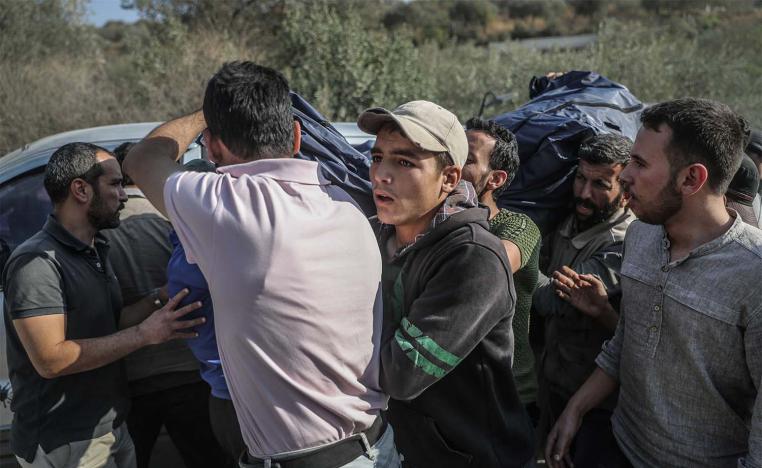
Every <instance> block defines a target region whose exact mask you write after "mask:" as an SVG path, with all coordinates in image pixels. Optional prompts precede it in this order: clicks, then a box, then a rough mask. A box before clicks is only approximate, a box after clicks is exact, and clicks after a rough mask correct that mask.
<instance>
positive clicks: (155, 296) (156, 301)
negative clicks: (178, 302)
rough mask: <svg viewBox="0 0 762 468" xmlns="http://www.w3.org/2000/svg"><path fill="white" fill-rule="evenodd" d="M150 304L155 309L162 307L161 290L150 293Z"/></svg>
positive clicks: (157, 289)
mask: <svg viewBox="0 0 762 468" xmlns="http://www.w3.org/2000/svg"><path fill="white" fill-rule="evenodd" d="M151 302H153V305H155V306H156V308H157V309H158V308H161V307H164V304H165V303H164V302H162V301H161V288H156V289H154V290H152V291H151Z"/></svg>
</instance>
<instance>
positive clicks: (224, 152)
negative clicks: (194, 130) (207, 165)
mask: <svg viewBox="0 0 762 468" xmlns="http://www.w3.org/2000/svg"><path fill="white" fill-rule="evenodd" d="M203 133H204V142H206V156H207V158H209V160H210V161H211V162H213V163H215V164H217V165H220V164H222V165H227V164H230V163H231V162H235V163H239V162H243V160H241V159H240V158H238V157H236V156H235V155H234V154H233V153H231V152H230V150H229V149H228V146H227V145H226V144H225V142H224V141H222V138H217V137H215V136H214V135H212V133H211V132H210V131H209V129H208V128H206V129H204V132H203Z"/></svg>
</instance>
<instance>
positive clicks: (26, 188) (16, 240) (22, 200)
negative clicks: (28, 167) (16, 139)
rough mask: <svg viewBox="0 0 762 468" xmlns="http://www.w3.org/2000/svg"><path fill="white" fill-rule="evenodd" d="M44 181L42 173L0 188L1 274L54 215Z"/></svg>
mask: <svg viewBox="0 0 762 468" xmlns="http://www.w3.org/2000/svg"><path fill="white" fill-rule="evenodd" d="M43 177H44V172H43V171H42V169H40V170H39V171H36V172H34V173H30V174H25V175H23V176H21V177H16V178H15V179H13V180H10V181H8V182H6V183H4V184H3V185H2V186H0V270H2V268H3V267H4V266H5V261H6V260H7V259H8V256H9V255H10V253H11V252H12V251H13V249H15V248H16V247H18V245H19V244H21V243H22V242H24V241H25V240H27V239H28V238H30V237H31V236H32V235H33V234H34V233H36V232H37V231H39V230H40V228H41V227H42V225H43V224H45V219H46V218H47V216H48V214H49V213H50V212H51V208H52V205H51V203H50V198H49V197H48V194H47V192H45V187H43V185H42V181H43ZM0 287H2V286H1V285H0Z"/></svg>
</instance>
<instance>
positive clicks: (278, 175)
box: [217, 158, 330, 185]
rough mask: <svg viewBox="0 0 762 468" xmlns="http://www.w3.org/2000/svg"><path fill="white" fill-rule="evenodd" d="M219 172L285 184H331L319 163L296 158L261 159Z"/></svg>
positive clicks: (225, 167)
mask: <svg viewBox="0 0 762 468" xmlns="http://www.w3.org/2000/svg"><path fill="white" fill-rule="evenodd" d="M217 172H219V173H222V174H230V175H231V176H233V177H241V176H244V175H252V176H253V175H258V176H261V177H269V178H271V179H275V180H280V181H283V182H296V183H298V184H307V185H329V184H330V182H329V181H328V179H326V178H325V177H323V174H321V173H320V166H319V165H318V163H316V162H315V161H305V160H303V159H295V158H277V159H260V160H257V161H251V162H246V163H242V164H233V165H231V166H223V167H218V168H217Z"/></svg>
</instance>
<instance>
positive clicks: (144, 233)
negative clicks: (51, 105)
mask: <svg viewBox="0 0 762 468" xmlns="http://www.w3.org/2000/svg"><path fill="white" fill-rule="evenodd" d="M132 146H134V143H124V144H122V145H120V146H118V147H116V148H115V149H114V156H115V157H116V159H117V161H118V162H119V163H120V164H122V163H123V162H124V158H125V156H127V152H128V151H129V150H130V149H131V148H132ZM123 177H124V180H123V181H122V183H123V185H124V192H125V194H126V195H127V201H125V203H124V209H123V210H121V211H120V213H119V220H120V222H119V226H118V227H116V228H114V229H107V230H104V231H103V235H104V236H106V239H107V240H108V241H109V244H110V245H111V251H110V253H109V257H110V259H111V265H112V267H113V268H114V274H115V275H116V278H117V280H118V281H119V286H120V289H121V293H122V301H123V302H124V303H125V304H126V305H128V306H130V305H132V304H134V303H136V302H138V301H139V300H141V299H142V298H143V297H145V296H147V295H150V294H160V295H161V296H162V301H163V302H166V299H165V298H166V292H163V291H162V287H163V286H165V285H166V284H167V262H168V261H169V258H170V253H171V251H172V246H171V244H170V242H169V234H170V232H171V230H172V226H171V225H170V224H169V221H167V218H165V217H164V216H163V215H162V214H161V213H159V212H158V211H156V208H154V207H153V206H152V205H151V203H150V202H149V201H148V200H146V198H145V196H144V195H143V192H141V191H140V189H138V188H137V187H135V185H134V184H133V182H132V180H131V179H130V178H129V177H128V176H123ZM179 291H180V289H177V290H175V291H174V293H175V294H176V293H177V292H179ZM196 300H198V299H197V298H192V297H190V294H189V295H188V297H186V299H185V300H184V302H185V303H190V302H193V301H196ZM142 312H143V313H146V312H150V311H142ZM196 315H197V313H195V312H194V313H193V314H192V315H191V316H196ZM189 318H190V316H189ZM144 319H145V316H143V315H140V312H139V311H136V310H133V309H131V308H125V310H124V311H123V313H122V314H121V317H120V320H119V322H120V328H127V327H130V326H132V325H134V324H136V323H140V322H141V321H143V320H144ZM207 319H208V317H207ZM208 325H209V324H208V323H206V324H204V325H203V326H201V327H198V329H197V330H196V332H197V333H199V334H200V333H201V329H202V328H206V327H207V326H208ZM197 340H198V338H194V339H193V340H190V342H196V341H197ZM124 367H125V369H126V371H127V381H128V383H129V389H130V398H131V404H130V413H129V415H128V416H127V428H128V430H129V431H130V437H132V442H133V443H134V444H135V454H136V458H137V464H138V468H148V465H149V463H150V460H151V452H152V451H153V447H154V444H155V443H156V439H157V438H158V436H159V432H160V431H161V427H162V426H164V427H166V429H167V433H168V434H169V437H170V439H172V443H174V445H175V447H177V451H178V452H179V453H180V455H181V456H182V459H183V462H184V464H185V466H186V467H187V468H194V467H199V468H202V467H208V466H212V465H220V464H221V463H220V459H221V457H223V455H224V454H223V452H222V450H221V449H220V447H219V445H218V444H217V442H216V441H215V438H214V435H213V434H212V430H211V424H210V422H209V412H208V410H207V407H208V400H209V386H208V385H206V383H205V382H203V381H202V380H201V378H200V377H199V373H198V362H197V361H196V359H195V358H194V357H193V354H192V353H191V352H190V350H189V349H188V345H187V344H186V343H185V341H182V340H175V341H171V342H168V343H162V344H161V345H158V346H149V347H146V348H143V349H140V350H138V351H136V352H134V353H132V354H130V355H129V356H127V357H126V358H125V360H124Z"/></svg>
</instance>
